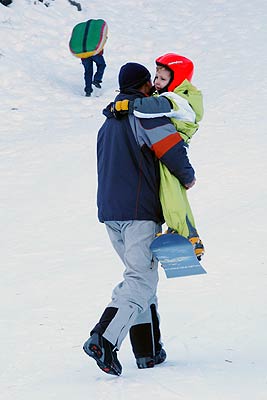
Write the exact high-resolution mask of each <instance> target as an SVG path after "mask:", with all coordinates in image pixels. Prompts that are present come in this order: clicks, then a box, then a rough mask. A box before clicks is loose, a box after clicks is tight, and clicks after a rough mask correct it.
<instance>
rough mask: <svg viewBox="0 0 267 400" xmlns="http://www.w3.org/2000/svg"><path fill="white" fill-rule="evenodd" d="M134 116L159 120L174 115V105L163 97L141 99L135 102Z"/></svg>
mask: <svg viewBox="0 0 267 400" xmlns="http://www.w3.org/2000/svg"><path fill="white" fill-rule="evenodd" d="M132 112H133V114H134V115H135V116H136V117H138V118H158V117H163V116H164V115H166V114H167V115H168V114H170V113H172V103H171V102H170V101H169V100H168V99H167V98H166V97H163V96H157V97H155V96H152V97H141V98H137V99H135V100H134V102H133V106H132Z"/></svg>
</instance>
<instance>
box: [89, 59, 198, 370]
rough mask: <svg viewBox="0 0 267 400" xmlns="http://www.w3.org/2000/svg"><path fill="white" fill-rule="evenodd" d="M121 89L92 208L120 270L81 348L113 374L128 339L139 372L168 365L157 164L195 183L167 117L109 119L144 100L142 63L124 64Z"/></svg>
mask: <svg viewBox="0 0 267 400" xmlns="http://www.w3.org/2000/svg"><path fill="white" fill-rule="evenodd" d="M119 87H120V93H119V95H118V96H117V97H116V99H115V101H114V102H112V103H110V104H109V105H108V106H107V107H106V108H105V109H104V111H103V113H104V115H105V116H106V120H105V122H104V124H103V125H102V127H101V128H100V130H99V132H98V138H97V172H98V192H97V205H98V218H99V221H100V222H102V223H104V224H105V226H106V229H107V232H108V235H109V238H110V240H111V243H112V245H113V247H114V249H115V251H116V252H117V254H118V255H119V257H120V259H121V261H122V262H123V264H124V267H125V270H124V274H123V279H122V281H121V282H120V283H118V285H117V286H115V288H114V289H113V292H112V299H111V302H109V303H108V304H107V306H106V307H105V309H104V311H103V313H102V316H101V317H100V319H99V321H98V322H97V323H96V325H95V326H94V327H93V328H92V329H91V331H90V337H89V339H88V340H86V342H85V343H84V345H83V350H84V351H85V353H86V354H87V355H88V356H89V357H91V358H93V359H94V360H95V361H96V363H97V365H98V367H99V368H100V369H101V370H102V371H104V372H105V373H107V374H112V375H120V374H121V373H122V366H121V364H120V362H119V360H118V357H117V352H118V350H119V349H120V347H121V344H122V342H123V340H124V339H125V337H126V335H127V334H128V333H130V340H131V344H132V349H133V353H134V355H135V358H136V363H137V367H138V368H153V367H154V366H155V365H157V364H160V363H162V362H163V361H164V360H165V359H166V352H165V350H164V348H163V344H162V341H161V332H160V324H159V313H158V302H157V287H158V279H159V276H158V263H157V261H156V260H155V259H154V258H153V257H152V253H151V251H150V245H151V243H152V241H153V240H154V238H155V236H156V234H157V233H159V232H161V226H162V224H163V223H164V218H163V214H162V208H161V204H160V199H159V184H160V182H159V177H160V174H159V160H160V161H161V162H162V163H164V165H166V166H167V167H168V168H169V170H170V171H171V172H172V173H173V174H174V175H175V176H176V177H177V178H178V179H179V181H180V182H181V184H182V185H184V187H185V188H190V187H191V186H192V185H193V184H194V182H195V173H194V169H193V167H192V166H191V164H190V162H189V159H188V156H187V152H186V148H185V146H184V141H183V139H182V137H181V136H180V135H179V133H178V132H177V130H176V129H175V127H174V125H173V124H172V123H171V122H170V120H169V119H168V118H167V117H165V116H164V117H160V118H155V119H141V118H136V117H135V116H134V115H130V114H129V115H128V114H127V115H122V116H121V118H119V119H117V118H115V115H114V112H113V108H114V104H115V103H116V101H123V100H124V99H130V100H134V99H137V98H145V97H146V96H149V94H150V91H151V87H152V83H151V75H150V72H149V71H148V70H147V69H146V68H145V67H144V66H143V65H141V64H138V63H134V62H130V63H127V64H125V65H123V66H122V67H121V69H120V72H119ZM166 101H167V100H166ZM90 279H91V280H92V277H91V278H90Z"/></svg>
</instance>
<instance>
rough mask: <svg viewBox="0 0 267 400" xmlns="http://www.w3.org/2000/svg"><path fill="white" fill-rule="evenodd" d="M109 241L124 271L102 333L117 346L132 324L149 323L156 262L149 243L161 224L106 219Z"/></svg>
mask: <svg viewBox="0 0 267 400" xmlns="http://www.w3.org/2000/svg"><path fill="white" fill-rule="evenodd" d="M105 225H106V229H107V232H108V234H109V237H110V240H111V243H112V245H113V247H114V249H115V250H116V252H117V253H118V255H119V256H120V258H121V260H122V262H123V264H124V266H125V271H124V274H123V278H124V279H123V281H122V282H120V283H119V284H118V285H117V286H116V287H115V288H114V289H113V292H112V301H111V302H110V303H109V304H108V306H107V307H115V308H117V309H118V311H117V313H116V315H115V316H114V318H113V319H112V321H111V322H110V324H109V325H108V327H107V329H106V330H105V332H104V333H103V336H104V337H105V338H106V339H107V340H108V341H109V342H111V343H112V344H113V345H115V346H116V347H117V348H118V349H119V348H120V346H121V343H122V341H123V339H124V338H125V337H126V335H127V333H128V332H129V330H130V328H131V326H133V325H137V324H141V323H152V321H151V312H150V305H151V304H156V305H157V295H156V292H157V285H158V263H157V261H156V260H155V259H153V258H152V254H151V251H150V248H149V247H150V245H151V242H152V240H153V239H154V238H155V235H156V234H157V233H159V232H161V225H160V224H157V223H155V222H154V221H136V220H134V221H108V222H105Z"/></svg>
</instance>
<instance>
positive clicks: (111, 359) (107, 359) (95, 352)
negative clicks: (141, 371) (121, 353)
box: [83, 333, 122, 375]
mask: <svg viewBox="0 0 267 400" xmlns="http://www.w3.org/2000/svg"><path fill="white" fill-rule="evenodd" d="M83 350H84V351H85V353H86V354H88V356H89V357H92V358H93V359H94V360H95V361H96V363H97V365H98V366H99V368H100V369H102V371H104V372H106V373H107V374H111V375H120V374H121V372H122V366H121V364H120V362H119V360H118V358H117V350H116V349H115V346H113V344H112V343H110V342H109V341H108V340H107V339H105V338H104V337H103V336H101V335H99V334H98V333H93V334H92V336H90V337H89V339H88V340H87V341H86V342H85V343H84V345H83Z"/></svg>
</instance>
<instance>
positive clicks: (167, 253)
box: [150, 233, 207, 278]
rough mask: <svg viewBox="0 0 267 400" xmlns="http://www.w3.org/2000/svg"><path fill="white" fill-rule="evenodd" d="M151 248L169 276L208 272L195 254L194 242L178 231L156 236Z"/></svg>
mask: <svg viewBox="0 0 267 400" xmlns="http://www.w3.org/2000/svg"><path fill="white" fill-rule="evenodd" d="M150 249H151V251H152V254H153V255H154V256H155V257H156V258H157V260H158V261H159V262H160V263H161V265H162V267H163V268H164V271H165V274H166V276H167V278H176V277H181V276H189V275H199V274H206V273H207V272H206V271H205V269H204V268H203V267H202V266H201V264H200V262H199V261H198V259H197V257H196V256H195V253H194V249H193V246H192V244H191V243H190V242H189V240H187V239H186V238H184V237H183V236H181V235H178V234H177V233H166V234H163V235H160V236H158V237H156V238H155V239H154V240H153V242H152V244H151V246H150Z"/></svg>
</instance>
